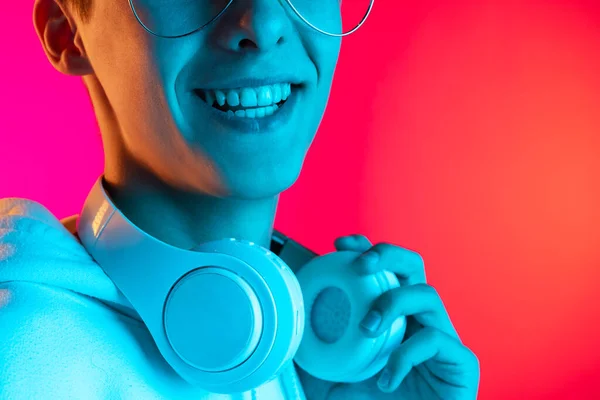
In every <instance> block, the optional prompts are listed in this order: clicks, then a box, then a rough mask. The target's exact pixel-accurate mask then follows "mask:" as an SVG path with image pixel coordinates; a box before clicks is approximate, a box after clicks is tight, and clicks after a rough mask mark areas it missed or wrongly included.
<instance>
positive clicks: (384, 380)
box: [377, 368, 390, 389]
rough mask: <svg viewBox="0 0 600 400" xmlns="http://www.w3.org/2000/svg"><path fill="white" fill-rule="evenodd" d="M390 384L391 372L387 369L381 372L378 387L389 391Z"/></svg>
mask: <svg viewBox="0 0 600 400" xmlns="http://www.w3.org/2000/svg"><path fill="white" fill-rule="evenodd" d="M389 384H390V371H388V370H387V368H386V369H384V370H383V371H382V372H381V375H379V379H378V380H377V385H378V386H379V387H380V388H381V389H387V387H388V385H389Z"/></svg>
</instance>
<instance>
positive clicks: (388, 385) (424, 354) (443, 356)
mask: <svg viewBox="0 0 600 400" xmlns="http://www.w3.org/2000/svg"><path fill="white" fill-rule="evenodd" d="M428 360H435V361H436V362H438V363H439V366H440V368H444V369H445V370H446V371H448V373H446V374H444V380H445V381H446V382H445V383H446V384H449V385H453V386H461V385H463V384H464V383H461V382H465V381H470V380H465V377H464V376H459V375H460V374H462V375H465V374H467V373H471V374H473V375H476V374H478V371H479V366H478V365H479V363H478V360H477V357H475V355H474V354H473V353H472V352H471V351H470V350H469V349H468V348H466V347H465V346H463V345H462V344H461V343H460V342H459V341H457V340H456V339H455V338H453V337H451V336H449V335H447V334H445V333H443V332H442V331H440V330H437V329H434V328H429V327H426V328H423V329H421V330H420V331H418V332H417V333H415V334H414V335H413V336H411V337H410V338H408V339H407V340H406V341H405V342H404V343H403V344H402V345H400V347H398V349H397V350H396V351H395V352H394V353H392V355H391V356H390V359H389V361H388V364H387V366H386V367H385V368H384V369H383V371H382V372H381V373H380V375H379V380H378V382H377V384H378V386H379V388H380V389H381V390H382V391H384V392H393V391H394V390H396V389H397V388H398V386H399V385H400V384H401V383H402V381H403V380H404V378H405V377H406V375H408V373H409V372H410V371H411V370H412V369H413V368H414V367H416V366H418V365H419V364H421V363H423V362H425V361H428ZM456 371H458V372H456ZM430 373H431V372H430ZM431 378H432V379H433V380H435V379H441V378H440V377H438V376H437V375H434V376H432V377H431ZM453 378H454V379H453ZM474 378H475V377H473V379H474ZM454 380H455V381H454ZM466 389H467V388H466V387H465V390H466Z"/></svg>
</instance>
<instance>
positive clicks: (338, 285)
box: [295, 251, 406, 383]
mask: <svg viewBox="0 0 600 400" xmlns="http://www.w3.org/2000/svg"><path fill="white" fill-rule="evenodd" d="M359 255H360V253H357V252H351V251H338V252H333V253H329V254H326V255H324V256H321V257H317V258H315V259H313V260H312V261H310V262H309V263H308V264H306V265H305V266H304V267H302V268H301V269H300V271H298V272H297V273H296V276H297V279H298V282H299V283H300V287H301V288H302V292H303V297H304V304H305V315H306V324H305V329H304V337H303V338H302V342H301V343H300V348H299V349H298V352H297V353H296V358H295V361H296V363H297V364H298V365H299V366H300V367H301V368H302V369H303V370H304V371H306V372H307V373H309V374H311V375H313V376H314V377H317V378H319V379H323V380H327V381H332V382H348V383H349V382H357V381H362V380H365V379H368V378H370V377H372V376H374V375H375V374H376V373H377V372H379V371H380V370H381V369H382V368H383V366H384V365H385V363H386V362H387V359H388V357H389V354H390V352H391V350H393V349H394V348H395V345H396V344H397V343H398V342H400V341H401V340H402V338H403V336H404V332H405V328H406V320H405V318H404V317H402V318H399V319H398V320H397V321H396V322H395V323H394V324H393V326H392V328H390V329H389V330H388V331H386V332H384V333H383V334H382V335H381V336H379V337H377V338H368V337H366V336H365V335H364V334H363V333H362V331H361V329H360V322H361V320H362V319H363V318H364V316H365V315H366V314H367V312H368V311H369V309H370V307H371V305H372V304H373V302H374V301H375V300H376V299H377V298H378V297H379V296H380V295H381V294H383V293H384V292H386V291H387V290H390V289H393V288H394V287H398V286H399V283H398V279H397V278H396V276H395V275H394V274H392V273H390V272H387V271H382V272H379V273H377V274H373V275H368V276H360V275H358V274H356V273H355V272H354V271H353V270H352V268H351V266H350V264H351V263H352V262H353V261H354V260H355V259H356V257H358V256H359Z"/></svg>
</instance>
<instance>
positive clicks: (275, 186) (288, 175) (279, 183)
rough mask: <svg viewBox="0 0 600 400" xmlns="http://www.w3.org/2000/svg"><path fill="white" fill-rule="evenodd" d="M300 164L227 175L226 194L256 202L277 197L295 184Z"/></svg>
mask: <svg viewBox="0 0 600 400" xmlns="http://www.w3.org/2000/svg"><path fill="white" fill-rule="evenodd" d="M301 169H302V163H299V164H297V165H294V166H291V165H289V164H288V165H285V166H283V165H279V166H274V165H273V166H269V167H268V168H266V167H265V166H263V167H262V168H258V169H254V170H245V171H239V173H237V174H228V176H227V179H226V181H227V182H229V183H228V184H227V185H226V186H227V188H226V189H227V190H226V191H227V192H228V196H229V197H233V198H238V199H247V200H258V199H264V198H269V197H274V196H277V195H279V194H280V193H281V192H284V191H285V190H287V189H289V188H290V187H292V186H293V185H294V183H296V181H297V180H298V177H299V176H300V171H301Z"/></svg>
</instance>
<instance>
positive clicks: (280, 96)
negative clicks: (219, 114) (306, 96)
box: [203, 83, 292, 107]
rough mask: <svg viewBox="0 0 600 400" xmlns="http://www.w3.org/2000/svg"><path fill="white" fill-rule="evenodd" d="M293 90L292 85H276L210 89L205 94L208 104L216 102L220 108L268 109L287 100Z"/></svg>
mask: <svg viewBox="0 0 600 400" xmlns="http://www.w3.org/2000/svg"><path fill="white" fill-rule="evenodd" d="M291 89H292V85H291V83H276V84H274V85H267V86H260V87H255V88H239V89H210V90H203V92H204V94H205V96H206V102H207V103H208V104H209V105H211V106H212V105H213V104H214V103H215V102H216V103H217V104H218V105H220V106H224V105H225V104H227V105H229V106H231V107H237V106H239V105H241V106H242V107H267V106H271V105H273V104H277V103H279V102H280V101H282V100H287V98H288V97H289V96H290V93H291Z"/></svg>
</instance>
